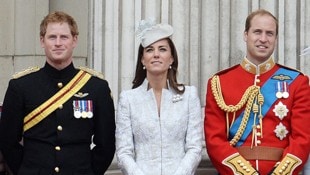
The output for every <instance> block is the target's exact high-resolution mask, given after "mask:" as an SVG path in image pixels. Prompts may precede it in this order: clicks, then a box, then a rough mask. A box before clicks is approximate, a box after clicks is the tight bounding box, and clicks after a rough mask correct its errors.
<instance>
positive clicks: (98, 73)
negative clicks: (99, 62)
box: [79, 66, 104, 79]
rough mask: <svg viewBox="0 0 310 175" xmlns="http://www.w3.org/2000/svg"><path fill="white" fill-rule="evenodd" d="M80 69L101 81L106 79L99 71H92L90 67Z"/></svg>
mask: <svg viewBox="0 0 310 175" xmlns="http://www.w3.org/2000/svg"><path fill="white" fill-rule="evenodd" d="M79 69H80V70H83V71H85V72H87V73H89V74H91V75H93V76H95V77H98V78H100V79H104V75H103V74H102V73H101V72H97V71H95V70H93V69H90V68H88V67H82V66H81V67H79Z"/></svg>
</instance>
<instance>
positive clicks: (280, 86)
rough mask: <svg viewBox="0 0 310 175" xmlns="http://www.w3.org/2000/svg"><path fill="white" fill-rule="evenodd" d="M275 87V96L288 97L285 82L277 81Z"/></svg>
mask: <svg viewBox="0 0 310 175" xmlns="http://www.w3.org/2000/svg"><path fill="white" fill-rule="evenodd" d="M276 89H277V92H276V97H277V98H288V97H289V93H288V83H287V82H280V81H278V82H277V88H276Z"/></svg>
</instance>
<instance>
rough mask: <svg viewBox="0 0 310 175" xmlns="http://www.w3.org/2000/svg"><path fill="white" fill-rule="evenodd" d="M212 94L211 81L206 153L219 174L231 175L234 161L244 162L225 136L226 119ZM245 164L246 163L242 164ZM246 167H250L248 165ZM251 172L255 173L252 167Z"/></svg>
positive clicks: (208, 96)
mask: <svg viewBox="0 0 310 175" xmlns="http://www.w3.org/2000/svg"><path fill="white" fill-rule="evenodd" d="M225 115H226V114H225V112H224V111H222V110H221V109H220V108H219V107H218V105H217V103H216V101H215V99H214V96H213V94H212V90H211V79H210V80H209V81H208V86H207V94H206V107H205V120H204V132H205V140H206V149H207V153H208V155H209V157H210V159H211V161H212V164H213V165H214V166H215V168H216V169H217V171H219V173H220V174H233V170H234V168H233V162H234V160H237V159H239V160H242V161H245V159H244V158H243V157H241V156H240V155H239V153H238V151H237V150H236V148H234V147H232V146H230V144H229V141H228V139H227V135H226V133H227V132H226V118H225ZM244 163H246V162H244ZM248 166H251V165H250V164H248ZM250 168H251V171H253V172H255V170H254V168H253V167H250Z"/></svg>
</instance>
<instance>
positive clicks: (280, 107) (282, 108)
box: [272, 102, 289, 120]
mask: <svg viewBox="0 0 310 175" xmlns="http://www.w3.org/2000/svg"><path fill="white" fill-rule="evenodd" d="M272 111H273V112H274V113H275V115H276V116H277V117H279V119H280V120H282V119H283V118H284V117H285V116H287V113H288V111H289V110H288V109H287V107H286V105H284V104H283V103H282V102H279V103H278V104H277V105H275V106H274V109H273V110H272Z"/></svg>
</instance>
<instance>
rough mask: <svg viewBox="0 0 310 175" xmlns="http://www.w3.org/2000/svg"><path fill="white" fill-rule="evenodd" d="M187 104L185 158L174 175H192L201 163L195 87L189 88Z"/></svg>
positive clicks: (199, 114)
mask: <svg viewBox="0 0 310 175" xmlns="http://www.w3.org/2000/svg"><path fill="white" fill-rule="evenodd" d="M188 90H190V94H189V102H188V115H189V117H188V126H187V128H188V129H187V132H186V138H185V152H186V153H185V156H184V158H183V160H182V161H181V162H180V165H179V167H178V169H177V171H176V173H175V175H183V174H194V173H195V171H196V169H197V166H198V164H199V162H200V161H201V151H202V133H203V125H202V118H201V105H200V99H199V97H198V94H197V89H196V88H195V87H193V86H192V87H190V88H189V89H188Z"/></svg>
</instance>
